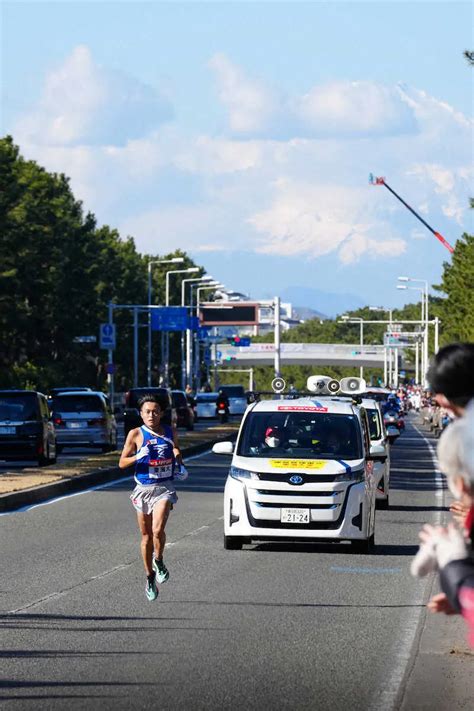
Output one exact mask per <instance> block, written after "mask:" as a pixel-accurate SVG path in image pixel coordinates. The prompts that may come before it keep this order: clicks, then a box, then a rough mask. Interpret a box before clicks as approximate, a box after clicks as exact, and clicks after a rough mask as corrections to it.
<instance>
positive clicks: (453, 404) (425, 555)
mask: <svg viewBox="0 0 474 711" xmlns="http://www.w3.org/2000/svg"><path fill="white" fill-rule="evenodd" d="M428 382H429V385H430V388H431V393H432V396H433V398H434V400H435V401H436V405H437V406H438V407H439V408H442V409H443V410H444V411H445V412H446V413H449V417H450V419H451V418H452V422H450V424H448V426H447V427H445V429H444V431H443V432H442V434H441V437H440V440H439V443H438V448H437V456H438V465H439V469H440V471H441V472H442V473H443V474H445V476H446V478H447V483H448V486H449V490H450V492H451V494H452V496H453V498H454V501H453V503H452V504H451V506H450V512H451V516H452V520H451V521H450V522H449V523H448V525H447V526H432V525H429V524H426V525H425V526H424V527H423V529H422V531H421V532H420V540H421V545H420V549H419V551H418V553H417V555H416V557H415V558H414V560H413V561H412V565H411V572H412V574H413V575H415V576H420V577H422V576H424V575H427V574H428V573H430V572H435V571H437V572H438V575H439V582H440V587H441V592H440V593H437V594H436V595H434V596H433V597H432V598H431V600H430V601H429V603H428V608H429V609H430V610H431V611H432V612H435V613H445V614H459V613H460V614H462V615H463V617H464V619H465V621H466V623H467V626H468V630H469V642H470V644H471V646H473V647H474V557H473V554H472V549H473V543H474V344H473V343H457V344H451V345H449V346H445V347H444V348H442V349H441V350H440V351H439V352H438V353H437V354H436V355H435V356H434V359H433V361H432V364H431V366H430V369H429V371H428ZM430 404H431V403H430ZM422 405H423V403H422Z"/></svg>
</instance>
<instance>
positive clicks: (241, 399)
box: [219, 385, 247, 415]
mask: <svg viewBox="0 0 474 711" xmlns="http://www.w3.org/2000/svg"><path fill="white" fill-rule="evenodd" d="M219 390H222V391H223V392H224V393H225V394H226V395H227V397H228V398H229V414H230V415H243V414H244V412H245V410H246V409H247V396H246V394H245V389H244V386H243V385H221V386H220V388H219Z"/></svg>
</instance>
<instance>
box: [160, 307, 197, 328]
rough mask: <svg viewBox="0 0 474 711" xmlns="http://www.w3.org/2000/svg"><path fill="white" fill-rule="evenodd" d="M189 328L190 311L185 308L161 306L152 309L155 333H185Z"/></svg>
mask: <svg viewBox="0 0 474 711" xmlns="http://www.w3.org/2000/svg"><path fill="white" fill-rule="evenodd" d="M189 327H190V324H189V317H188V309H187V308H186V307H185V306H160V307H159V308H158V309H152V312H151V328H152V330H153V331H185V330H186V329H187V328H189Z"/></svg>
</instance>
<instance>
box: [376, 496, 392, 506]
mask: <svg viewBox="0 0 474 711" xmlns="http://www.w3.org/2000/svg"><path fill="white" fill-rule="evenodd" d="M377 507H378V508H379V509H388V508H390V502H389V498H388V496H387V498H386V499H378V500H377Z"/></svg>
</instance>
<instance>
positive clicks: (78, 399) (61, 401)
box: [53, 395, 104, 413]
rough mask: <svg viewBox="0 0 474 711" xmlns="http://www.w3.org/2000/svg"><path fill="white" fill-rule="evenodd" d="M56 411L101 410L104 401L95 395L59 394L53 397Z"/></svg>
mask: <svg viewBox="0 0 474 711" xmlns="http://www.w3.org/2000/svg"><path fill="white" fill-rule="evenodd" d="M53 410H55V411H56V412H61V413H65V412H75V413H77V412H100V413H101V412H103V410H104V403H103V401H102V399H101V398H100V397H97V395H95V396H94V395H60V396H58V397H55V398H53Z"/></svg>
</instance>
